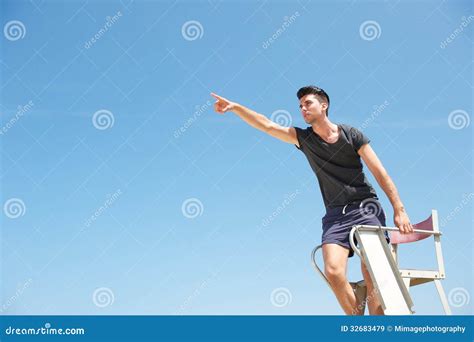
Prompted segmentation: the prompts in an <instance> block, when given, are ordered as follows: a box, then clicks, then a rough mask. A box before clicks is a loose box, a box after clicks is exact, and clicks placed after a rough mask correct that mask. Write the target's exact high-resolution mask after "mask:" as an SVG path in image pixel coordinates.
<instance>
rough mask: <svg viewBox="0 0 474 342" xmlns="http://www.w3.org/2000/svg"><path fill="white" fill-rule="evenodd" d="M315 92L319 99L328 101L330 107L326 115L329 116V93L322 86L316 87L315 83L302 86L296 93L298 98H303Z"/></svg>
mask: <svg viewBox="0 0 474 342" xmlns="http://www.w3.org/2000/svg"><path fill="white" fill-rule="evenodd" d="M309 94H313V95H315V96H316V97H317V98H318V100H319V101H323V102H327V104H328V108H327V109H326V116H329V103H330V102H329V95H328V94H327V93H326V92H325V91H324V90H323V89H321V88H319V87H316V86H314V85H309V86H306V87H302V88H300V89H299V90H298V92H297V93H296V96H298V100H301V98H302V97H303V96H306V95H309Z"/></svg>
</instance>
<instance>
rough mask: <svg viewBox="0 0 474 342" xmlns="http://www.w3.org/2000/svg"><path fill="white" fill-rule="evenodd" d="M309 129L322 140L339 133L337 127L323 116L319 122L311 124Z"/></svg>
mask: <svg viewBox="0 0 474 342" xmlns="http://www.w3.org/2000/svg"><path fill="white" fill-rule="evenodd" d="M311 127H312V128H313V131H314V132H315V133H316V134H317V135H319V136H320V137H321V138H323V139H327V138H330V137H332V136H334V135H337V134H338V131H339V128H338V127H337V125H336V124H334V123H332V122H331V121H329V119H328V118H327V116H325V117H324V119H323V120H321V121H320V122H316V123H314V124H312V125H311Z"/></svg>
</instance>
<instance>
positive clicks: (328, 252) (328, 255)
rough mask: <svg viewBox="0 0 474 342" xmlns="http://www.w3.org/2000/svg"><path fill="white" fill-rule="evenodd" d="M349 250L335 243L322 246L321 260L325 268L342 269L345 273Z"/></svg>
mask: <svg viewBox="0 0 474 342" xmlns="http://www.w3.org/2000/svg"><path fill="white" fill-rule="evenodd" d="M348 257H349V250H348V249H347V248H345V247H342V246H340V245H338V244H335V243H326V244H324V245H323V259H324V266H325V268H326V269H327V268H337V269H342V270H343V271H344V273H346V271H347V259H348Z"/></svg>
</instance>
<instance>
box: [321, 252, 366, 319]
mask: <svg viewBox="0 0 474 342" xmlns="http://www.w3.org/2000/svg"><path fill="white" fill-rule="evenodd" d="M348 256H349V250H348V249H347V248H344V247H342V246H339V245H337V244H334V243H329V244H324V245H323V258H324V273H325V274H326V277H327V278H328V280H329V283H330V284H331V288H332V290H333V292H334V294H335V295H336V298H337V300H338V302H339V304H340V305H341V307H342V309H343V310H344V312H345V313H346V315H361V314H363V312H361V310H360V305H358V304H359V303H357V300H356V296H355V294H354V291H353V290H352V287H351V285H350V284H349V282H348V281H347V278H346V271H347V258H348Z"/></svg>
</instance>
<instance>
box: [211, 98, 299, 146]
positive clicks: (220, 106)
mask: <svg viewBox="0 0 474 342" xmlns="http://www.w3.org/2000/svg"><path fill="white" fill-rule="evenodd" d="M211 95H212V96H213V97H214V98H215V99H216V103H215V104H214V110H215V111H216V112H217V113H220V114H224V113H225V112H233V113H235V114H237V115H238V116H239V117H240V118H241V119H242V120H244V121H245V122H246V123H247V124H249V125H250V126H252V127H254V128H256V129H258V130H260V131H262V132H265V133H267V134H268V135H271V136H272V137H275V138H277V139H280V140H281V141H284V142H287V143H289V144H294V145H297V146H298V138H297V137H296V130H295V128H294V127H284V126H280V125H278V124H277V123H275V122H273V121H271V120H270V119H268V118H267V117H266V116H265V115H262V114H259V113H257V112H255V111H253V110H251V109H249V108H246V107H244V106H242V105H240V104H238V103H236V102H232V101H229V100H227V99H226V98H224V97H222V96H219V95H217V94H214V93H211Z"/></svg>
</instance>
